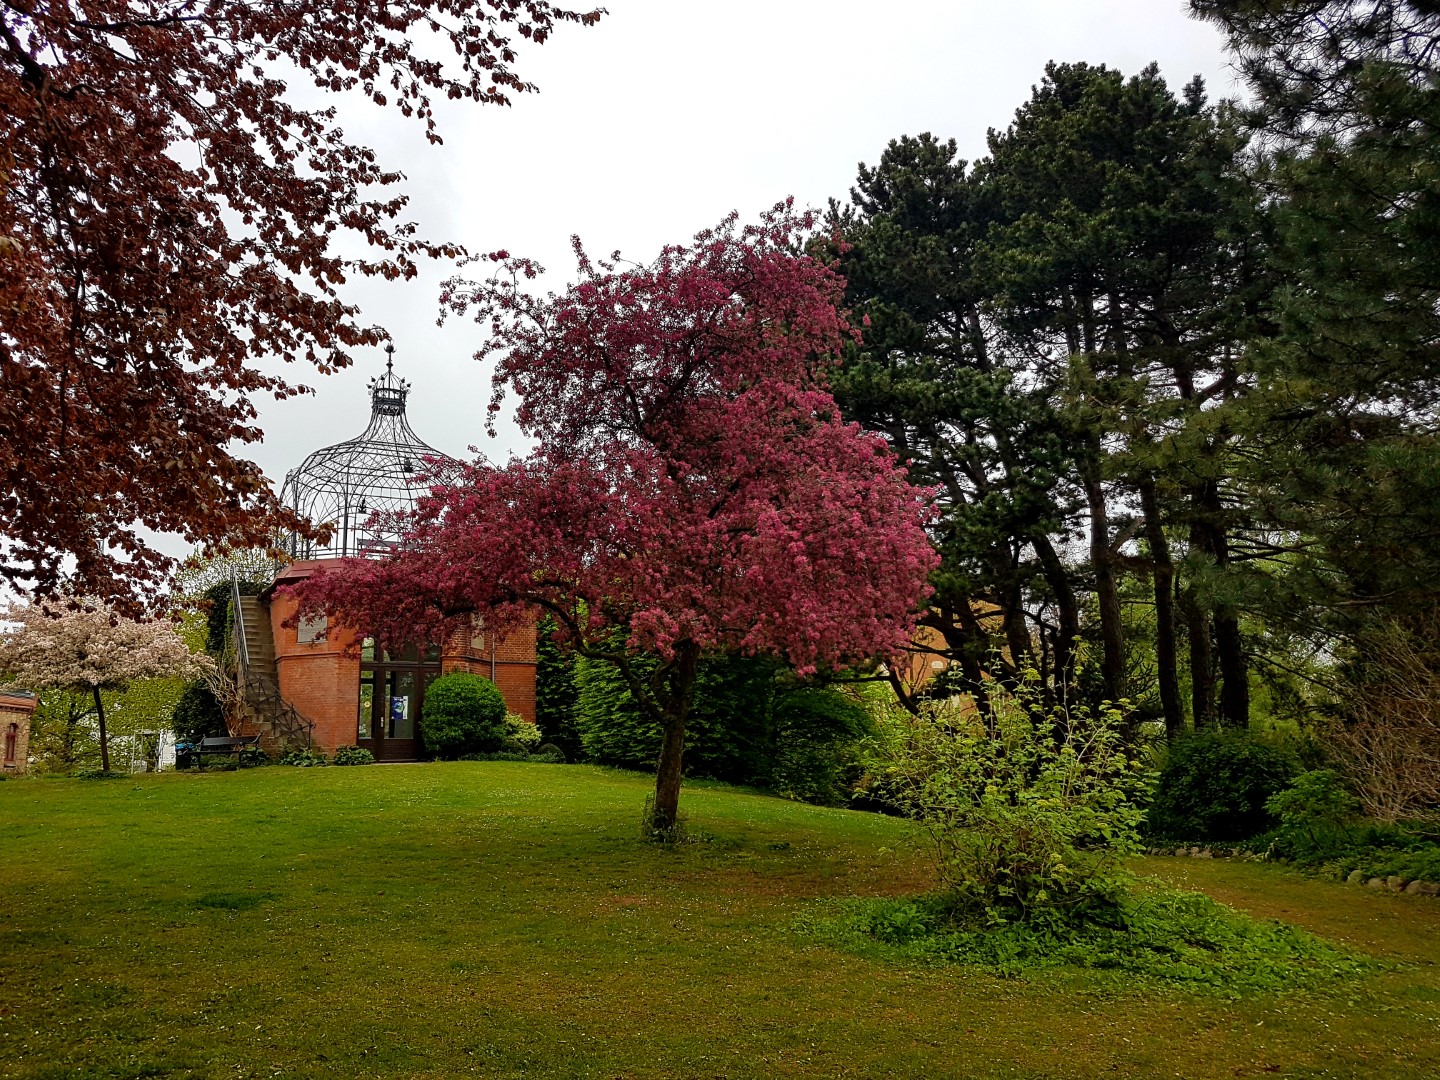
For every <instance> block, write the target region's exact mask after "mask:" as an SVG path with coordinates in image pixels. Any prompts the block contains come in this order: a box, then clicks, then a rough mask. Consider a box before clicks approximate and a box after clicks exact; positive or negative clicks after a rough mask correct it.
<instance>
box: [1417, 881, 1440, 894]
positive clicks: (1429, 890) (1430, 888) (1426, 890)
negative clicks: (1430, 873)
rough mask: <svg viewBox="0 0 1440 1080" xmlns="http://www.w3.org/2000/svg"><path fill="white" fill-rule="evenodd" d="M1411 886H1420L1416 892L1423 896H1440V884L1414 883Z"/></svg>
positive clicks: (1431, 882)
mask: <svg viewBox="0 0 1440 1080" xmlns="http://www.w3.org/2000/svg"><path fill="white" fill-rule="evenodd" d="M1410 884H1411V885H1418V886H1419V888H1418V889H1416V890H1415V891H1416V892H1417V893H1418V894H1419V895H1421V896H1440V882H1434V881H1412V882H1411V883H1410Z"/></svg>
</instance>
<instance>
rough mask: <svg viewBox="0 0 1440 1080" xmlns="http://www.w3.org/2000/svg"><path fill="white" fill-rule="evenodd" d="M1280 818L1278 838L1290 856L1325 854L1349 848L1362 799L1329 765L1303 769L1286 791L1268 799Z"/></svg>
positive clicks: (1276, 837)
mask: <svg viewBox="0 0 1440 1080" xmlns="http://www.w3.org/2000/svg"><path fill="white" fill-rule="evenodd" d="M1265 809H1266V810H1267V811H1268V812H1269V813H1270V814H1272V815H1274V817H1275V818H1276V819H1277V820H1278V821H1279V822H1280V824H1279V826H1277V828H1276V829H1275V834H1274V839H1275V841H1276V842H1277V843H1278V844H1280V845H1282V846H1283V847H1284V849H1285V852H1286V854H1287V856H1288V857H1289V858H1292V859H1312V858H1325V857H1327V856H1330V855H1333V854H1336V853H1338V852H1340V851H1343V850H1345V849H1346V848H1348V847H1349V846H1350V845H1351V844H1352V842H1353V837H1352V834H1351V828H1350V827H1351V825H1353V824H1354V822H1355V820H1356V818H1357V817H1358V816H1359V813H1360V803H1359V801H1358V800H1357V799H1356V798H1355V796H1354V795H1351V794H1350V792H1348V791H1347V790H1345V785H1344V784H1342V783H1341V782H1340V777H1339V776H1337V775H1336V774H1335V773H1334V772H1332V771H1331V770H1329V769H1316V770H1314V771H1312V772H1307V773H1301V774H1300V775H1299V776H1297V777H1296V778H1295V780H1294V782H1293V783H1292V784H1291V785H1290V786H1289V787H1288V788H1286V789H1285V790H1284V791H1280V792H1276V793H1275V794H1274V795H1271V796H1270V798H1269V799H1267V800H1266V801H1265Z"/></svg>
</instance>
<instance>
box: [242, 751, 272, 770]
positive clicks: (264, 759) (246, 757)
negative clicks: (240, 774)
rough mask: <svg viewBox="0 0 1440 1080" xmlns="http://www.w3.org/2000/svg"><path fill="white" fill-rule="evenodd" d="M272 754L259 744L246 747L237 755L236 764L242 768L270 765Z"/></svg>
mask: <svg viewBox="0 0 1440 1080" xmlns="http://www.w3.org/2000/svg"><path fill="white" fill-rule="evenodd" d="M269 764H270V755H269V754H267V753H265V751H264V750H261V749H260V747H258V746H247V747H244V748H243V749H242V750H241V751H240V752H239V753H238V754H236V755H235V765H236V767H237V768H241V769H253V768H255V767H256V766H259V765H269Z"/></svg>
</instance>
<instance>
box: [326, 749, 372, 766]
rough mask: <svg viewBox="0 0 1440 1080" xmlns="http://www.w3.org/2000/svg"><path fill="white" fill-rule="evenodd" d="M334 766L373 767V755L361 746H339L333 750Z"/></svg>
mask: <svg viewBox="0 0 1440 1080" xmlns="http://www.w3.org/2000/svg"><path fill="white" fill-rule="evenodd" d="M334 764H336V765H374V764H375V755H374V754H372V753H371V752H370V751H369V750H366V749H365V748H364V747H363V746H340V747H336V749H335V758H334Z"/></svg>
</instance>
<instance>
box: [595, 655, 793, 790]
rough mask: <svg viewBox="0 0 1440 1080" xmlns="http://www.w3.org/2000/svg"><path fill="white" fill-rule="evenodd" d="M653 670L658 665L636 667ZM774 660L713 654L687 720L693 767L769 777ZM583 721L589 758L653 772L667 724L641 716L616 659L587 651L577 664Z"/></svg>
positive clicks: (710, 773) (739, 778) (748, 780)
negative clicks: (662, 728) (611, 660)
mask: <svg viewBox="0 0 1440 1080" xmlns="http://www.w3.org/2000/svg"><path fill="white" fill-rule="evenodd" d="M636 666H637V668H638V669H639V670H640V672H641V674H642V675H643V676H645V677H648V676H649V673H650V671H651V670H653V663H640V664H637V665H636ZM776 668H777V665H776V664H775V662H774V661H771V660H764V659H756V658H753V657H737V656H717V657H706V658H704V659H703V660H701V662H700V672H699V676H698V679H697V685H696V691H695V703H694V705H693V706H692V707H691V710H690V716H689V718H688V719H687V720H686V725H685V727H686V733H685V773H686V775H688V776H705V777H710V778H713V779H716V780H728V781H730V782H731V783H738V784H755V783H764V782H765V780H766V778H767V777H768V774H769V765H770V759H771V756H772V752H773V751H772V747H773V745H774V744H773V741H772V739H771V735H770V730H769V728H770V709H771V701H772V698H773V695H774V681H775V679H774V676H775V671H776ZM575 682H576V686H577V688H578V699H577V704H576V710H575V726H576V729H577V730H578V732H579V734H580V744H581V747H582V750H583V752H584V757H585V759H586V760H587V761H593V762H595V763H596V764H599V765H612V766H615V767H616V768H621V769H644V770H647V771H651V770H653V769H654V768H655V763H656V761H657V760H658V758H659V756H660V727H659V725H658V724H655V723H653V722H651V721H649V720H647V719H645V718H644V717H643V716H641V715H640V710H639V707H638V706H636V704H635V701H634V698H633V697H632V696H631V693H630V688H629V687H628V686H627V685H626V683H625V680H624V678H623V677H622V676H621V674H620V672H619V671H618V670H617V669H616V668H615V666H614V665H613V664H609V663H606V662H604V661H599V660H589V659H587V658H585V657H580V658H579V659H578V660H577V662H576V665H575Z"/></svg>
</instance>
